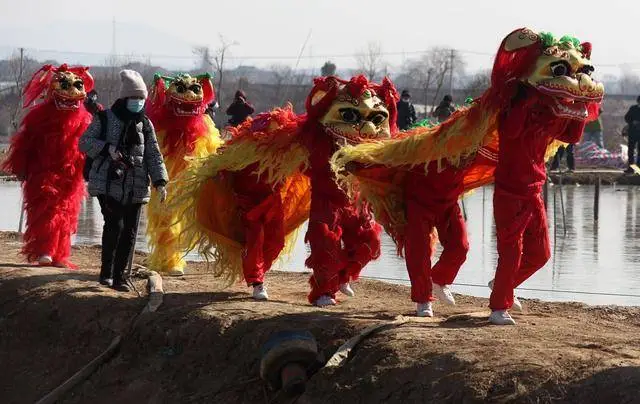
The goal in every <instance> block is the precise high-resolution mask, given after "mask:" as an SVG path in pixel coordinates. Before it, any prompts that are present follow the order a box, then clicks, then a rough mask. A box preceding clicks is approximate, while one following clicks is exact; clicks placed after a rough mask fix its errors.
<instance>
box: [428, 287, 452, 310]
mask: <svg viewBox="0 0 640 404" xmlns="http://www.w3.org/2000/svg"><path fill="white" fill-rule="evenodd" d="M433 294H434V295H436V297H437V298H438V300H440V301H441V302H442V303H445V304H448V305H449V306H455V304H456V299H455V298H454V297H453V294H452V293H451V289H449V286H448V285H442V286H440V285H438V284H437V283H434V284H433Z"/></svg>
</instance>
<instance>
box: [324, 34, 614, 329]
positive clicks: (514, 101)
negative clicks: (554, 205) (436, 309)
mask: <svg viewBox="0 0 640 404" xmlns="http://www.w3.org/2000/svg"><path fill="white" fill-rule="evenodd" d="M590 49H591V46H590V45H589V44H582V45H580V43H579V42H578V41H577V40H575V39H573V38H567V37H565V38H562V39H561V40H559V41H556V40H555V39H553V36H551V35H549V34H544V35H538V34H534V33H533V32H531V31H530V30H527V29H520V30H517V31H515V32H514V33H512V34H510V35H509V36H508V37H507V38H506V39H505V41H504V42H503V44H502V46H501V47H500V51H499V53H498V55H497V57H496V60H495V64H494V68H493V71H492V79H491V86H490V88H489V89H488V90H487V91H486V92H485V93H484V94H483V95H482V96H481V97H480V98H479V99H477V100H475V101H474V102H473V103H472V104H471V105H470V106H469V107H468V108H464V109H462V110H460V111H458V112H456V113H454V114H453V115H452V116H451V117H450V118H449V119H448V120H447V121H446V122H444V123H443V124H441V125H439V126H436V127H434V128H428V129H422V128H417V129H414V130H413V131H411V132H408V133H406V134H403V135H401V137H400V138H397V139H394V140H391V141H388V142H382V143H379V144H374V145H360V146H356V147H347V148H344V149H342V150H341V151H340V152H339V153H337V154H336V155H335V156H334V159H333V165H334V170H335V171H336V172H337V173H338V175H339V180H340V181H341V182H343V183H344V184H345V185H346V186H347V187H350V188H353V187H358V189H359V190H360V192H361V193H362V195H363V196H364V198H365V199H366V200H368V201H369V202H370V203H371V204H372V205H373V206H374V211H375V213H376V218H377V219H378V220H379V221H380V222H381V223H382V224H383V225H385V228H386V229H387V231H388V232H389V233H390V234H391V235H392V237H393V238H394V240H395V241H396V243H397V245H398V249H399V251H402V248H403V247H404V250H405V254H406V259H407V268H408V271H409V275H410V278H411V284H412V298H413V300H414V301H417V302H418V303H420V302H421V301H423V300H424V299H425V296H426V298H428V299H431V285H430V284H431V283H432V282H433V283H434V284H436V285H441V284H442V283H444V284H447V283H450V282H452V281H453V279H454V278H455V274H456V273H457V271H458V269H459V268H460V265H461V264H462V262H464V259H465V255H466V232H465V231H464V224H463V222H462V221H461V219H460V215H459V209H458V208H457V203H456V201H457V198H458V197H459V196H460V195H461V194H462V193H463V192H465V191H468V190H470V189H473V188H474V187H477V186H479V185H483V184H487V183H489V182H491V181H492V180H493V176H494V174H495V181H496V191H495V197H494V206H495V208H494V212H495V215H496V230H497V234H498V251H499V255H500V259H499V265H498V271H497V275H496V281H495V285H493V286H494V291H493V293H492V298H491V308H492V309H494V310H497V311H499V310H504V309H506V308H509V307H511V305H512V304H513V288H514V287H516V286H517V285H519V284H520V283H522V282H523V281H524V280H526V279H527V278H528V277H529V276H531V275H532V274H533V273H534V272H535V271H536V270H537V269H539V268H541V267H542V266H543V265H544V264H545V263H546V261H547V260H548V258H549V241H548V236H547V227H546V218H545V212H544V207H543V204H542V201H541V199H540V191H541V185H542V184H543V183H544V181H545V179H546V173H545V167H544V162H545V160H546V159H547V158H548V157H549V156H552V155H553V154H554V153H555V150H556V149H557V147H558V146H559V145H560V144H561V143H560V142H576V141H578V140H579V137H580V134H581V133H582V129H583V126H584V122H585V119H587V115H588V114H587V107H589V108H588V109H589V111H592V110H594V107H595V106H596V103H597V102H599V101H600V100H601V99H602V95H603V89H602V86H601V85H600V84H596V83H595V82H594V81H592V79H591V78H590V76H589V74H590V73H591V71H593V68H592V66H591V65H590V64H589V62H588V60H587V59H588V58H589V53H590ZM523 153H524V155H523ZM425 162H426V164H425ZM345 168H351V169H350V170H349V171H350V172H348V173H345ZM416 168H417V169H418V170H417V171H416ZM420 219H421V220H420ZM425 223H426V226H425ZM433 227H435V228H436V229H437V230H438V233H439V234H438V236H439V238H440V240H441V242H442V244H443V247H444V251H443V254H442V256H441V258H440V261H439V262H438V264H436V266H434V268H433V270H432V271H430V269H431V268H430V264H429V258H428V253H429V252H430V249H429V248H428V247H427V248H424V247H423V246H428V244H429V241H428V236H427V233H428V231H429V230H430V229H431V228H433ZM422 250H426V251H422ZM521 256H522V258H520V257H521ZM421 269H422V270H421ZM424 269H426V270H427V271H426V272H427V274H426V275H425V274H424V272H425V271H424ZM429 272H431V274H429ZM492 317H495V316H494V315H492ZM492 321H494V319H493V318H492ZM511 321H513V320H511ZM496 322H498V323H500V321H496Z"/></svg>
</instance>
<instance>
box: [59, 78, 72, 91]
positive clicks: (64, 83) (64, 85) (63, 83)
mask: <svg viewBox="0 0 640 404" xmlns="http://www.w3.org/2000/svg"><path fill="white" fill-rule="evenodd" d="M59 83H60V88H61V89H63V90H68V89H69V88H70V87H71V83H69V80H67V79H60V81H59Z"/></svg>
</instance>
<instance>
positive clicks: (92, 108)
mask: <svg viewBox="0 0 640 404" xmlns="http://www.w3.org/2000/svg"><path fill="white" fill-rule="evenodd" d="M84 107H85V108H86V109H87V111H89V113H91V115H95V114H97V113H98V112H100V111H102V110H104V107H103V106H102V105H101V104H100V103H98V92H97V91H96V90H91V91H89V93H88V94H87V98H86V99H85V100H84Z"/></svg>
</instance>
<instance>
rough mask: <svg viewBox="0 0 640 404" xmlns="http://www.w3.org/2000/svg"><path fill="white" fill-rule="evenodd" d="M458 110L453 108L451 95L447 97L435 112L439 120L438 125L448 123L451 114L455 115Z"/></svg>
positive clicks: (434, 114)
mask: <svg viewBox="0 0 640 404" xmlns="http://www.w3.org/2000/svg"><path fill="white" fill-rule="evenodd" d="M455 110H456V108H455V107H454V106H453V98H451V96H450V95H448V94H447V95H445V96H444V98H443V99H442V101H441V102H440V105H438V107H437V108H436V109H435V111H433V116H434V117H435V118H436V119H437V120H438V123H440V122H444V121H446V120H447V119H448V118H449V117H450V116H451V114H453V113H454V111H455Z"/></svg>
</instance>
